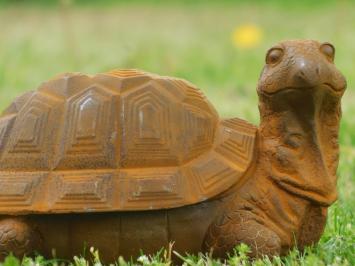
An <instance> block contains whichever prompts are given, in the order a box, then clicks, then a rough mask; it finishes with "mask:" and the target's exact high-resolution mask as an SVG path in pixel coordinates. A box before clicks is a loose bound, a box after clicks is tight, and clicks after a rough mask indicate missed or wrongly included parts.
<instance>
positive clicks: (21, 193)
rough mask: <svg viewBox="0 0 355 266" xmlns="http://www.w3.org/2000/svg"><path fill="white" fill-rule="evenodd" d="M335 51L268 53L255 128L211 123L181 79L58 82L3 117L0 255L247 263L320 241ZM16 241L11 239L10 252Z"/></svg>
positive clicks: (338, 81)
mask: <svg viewBox="0 0 355 266" xmlns="http://www.w3.org/2000/svg"><path fill="white" fill-rule="evenodd" d="M334 53H335V51H334V48H333V46H332V45H331V44H328V43H319V42H316V41H286V42H282V43H280V44H277V45H276V46H274V47H273V48H271V49H270V50H269V51H268V53H267V56H266V65H265V67H264V69H263V72H262V74H261V77H260V80H259V84H258V89H257V92H258V95H259V110H260V117H261V122H260V126H259V128H257V127H255V126H253V125H251V124H249V123H247V122H246V121H244V120H241V119H238V118H234V119H228V120H223V119H220V118H219V116H218V114H217V112H216V110H215V109H214V108H213V106H212V104H211V103H210V102H209V101H208V100H207V99H206V98H205V96H204V95H203V94H202V92H201V91H200V90H198V89H197V88H196V87H195V86H194V85H192V84H190V83H188V82H187V81H184V80H180V79H175V78H169V77H161V76H158V75H154V74H150V73H145V72H141V71H136V70H115V71H111V72H108V73H104V74H98V75H95V76H88V75H83V74H77V73H69V74H63V75H60V76H58V77H55V78H53V79H51V80H50V81H47V82H45V83H43V84H42V85H41V86H40V87H39V89H38V90H36V91H34V92H29V93H26V94H24V95H22V96H20V97H18V98H17V99H16V100H15V101H14V102H13V104H12V105H10V106H9V107H8V108H7V109H6V110H5V111H4V112H3V114H2V115H1V116H0V215H2V216H1V217H2V218H1V219H0V253H1V254H5V253H6V252H9V251H14V252H15V253H16V254H19V255H21V254H23V253H28V252H31V251H33V250H39V251H40V252H42V253H44V254H46V255H50V254H51V249H52V248H55V249H56V250H57V255H58V256H59V257H67V258H68V257H69V258H70V257H72V256H73V255H74V254H77V253H80V252H81V251H82V248H83V246H84V243H87V245H89V246H95V247H97V248H99V249H100V251H101V254H102V256H103V258H105V259H106V260H113V259H114V258H116V257H117V256H119V255H124V256H126V257H127V256H128V257H129V256H135V255H138V254H139V250H140V249H142V250H144V251H145V252H147V253H152V252H155V251H157V250H158V249H159V248H160V247H162V246H165V247H166V246H167V245H168V243H169V242H171V241H175V248H176V249H177V250H178V251H179V252H182V253H184V252H198V251H200V250H205V251H209V250H210V249H213V252H214V254H215V255H217V256H222V257H223V256H225V253H226V252H228V251H230V250H231V249H232V248H233V247H234V246H235V245H237V244H239V243H242V242H243V243H246V244H248V245H250V246H251V248H252V254H251V255H252V256H260V255H273V254H285V253H286V252H287V251H288V250H289V249H290V248H292V247H293V246H295V245H297V246H298V247H300V248H303V247H304V246H306V245H310V244H312V243H314V242H317V241H318V240H319V238H320V235H321V234H322V232H323V229H324V225H325V221H326V213H327V208H328V206H329V205H330V204H332V203H333V202H334V201H335V200H336V197H337V193H336V180H337V177H336V169H337V165H338V156H339V151H338V131H339V121H340V117H341V107H340V101H341V97H342V95H343V93H344V90H345V88H346V81H345V79H344V77H343V76H342V75H341V73H340V72H339V71H338V70H337V69H336V68H335V65H334V62H333V61H334ZM14 243H15V244H14Z"/></svg>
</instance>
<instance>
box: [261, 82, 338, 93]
mask: <svg viewBox="0 0 355 266" xmlns="http://www.w3.org/2000/svg"><path fill="white" fill-rule="evenodd" d="M317 89H323V90H326V91H328V92H331V93H332V94H335V95H340V94H342V92H343V91H344V90H345V88H344V87H339V88H337V87H335V86H334V85H332V84H331V83H328V82H325V83H322V84H319V85H315V86H309V87H291V86H288V87H284V88H281V89H278V90H276V91H273V92H268V91H265V90H263V89H259V90H258V91H259V92H260V93H261V94H264V95H266V96H273V95H278V94H281V93H285V92H287V91H298V92H300V91H304V92H308V93H309V92H311V91H316V90H317Z"/></svg>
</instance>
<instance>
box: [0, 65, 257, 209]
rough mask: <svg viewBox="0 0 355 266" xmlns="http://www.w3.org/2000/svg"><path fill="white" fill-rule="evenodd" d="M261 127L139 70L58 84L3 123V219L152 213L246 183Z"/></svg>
mask: <svg viewBox="0 0 355 266" xmlns="http://www.w3.org/2000/svg"><path fill="white" fill-rule="evenodd" d="M255 135H256V127H255V126H253V125H251V124H249V123H247V122H245V121H243V120H240V119H229V120H220V119H219V117H218V114H217V112H216V110H215V109H214V107H213V106H212V105H211V104H210V102H209V101H208V100H207V99H206V98H205V96H204V95H203V94H202V93H201V91H200V90H198V89H197V88H196V87H195V86H193V85H192V84H190V83H188V82H186V81H184V80H180V79H174V78H169V77H161V76H158V75H154V74H149V73H144V72H140V71H136V70H116V71H111V72H108V73H104V74H98V75H95V76H87V75H83V74H78V73H69V74H63V75H60V76H58V77H56V78H54V79H52V80H50V81H48V82H45V83H43V84H42V85H41V86H40V87H39V89H38V90H37V91H34V92H28V93H26V94H24V95H22V96H20V97H19V98H17V99H16V100H15V101H14V102H13V103H12V104H11V105H10V106H9V107H8V108H7V109H6V110H5V111H4V112H3V113H2V115H1V116H0V213H3V214H7V213H12V214H16V213H18V214H22V213H65V212H105V211H126V210H150V209H162V208H173V207H179V206H184V205H189V204H194V203H197V202H201V201H204V200H207V199H209V198H211V197H214V196H216V195H218V194H221V193H222V192H224V191H226V190H227V189H228V188H230V187H231V186H232V185H234V184H236V183H237V182H239V181H240V180H242V177H243V176H244V175H245V172H246V171H247V169H248V168H249V167H250V165H251V162H252V159H253V157H254V143H255Z"/></svg>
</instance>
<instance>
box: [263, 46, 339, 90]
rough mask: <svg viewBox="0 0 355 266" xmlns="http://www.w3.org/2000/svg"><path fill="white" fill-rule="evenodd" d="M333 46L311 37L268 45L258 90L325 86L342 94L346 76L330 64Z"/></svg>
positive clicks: (333, 54) (333, 51) (332, 61)
mask: <svg viewBox="0 0 355 266" xmlns="http://www.w3.org/2000/svg"><path fill="white" fill-rule="evenodd" d="M334 56H335V48H334V46H333V45H332V44H330V43H327V42H326V43H319V42H317V41H312V40H295V41H285V42H281V43H279V44H277V45H275V46H273V47H272V48H270V49H269V50H268V52H267V54H266V58H265V61H266V64H265V66H264V69H263V71H262V73H261V76H260V79H259V84H258V92H259V93H265V94H273V93H277V92H279V91H282V90H287V89H312V88H313V89H315V88H319V87H328V88H329V89H331V90H333V91H334V92H335V93H338V94H340V95H341V94H342V93H343V92H344V90H345V88H346V80H345V78H344V76H343V75H342V74H341V73H340V71H339V70H338V69H337V68H336V67H335V65H334Z"/></svg>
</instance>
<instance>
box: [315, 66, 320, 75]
mask: <svg viewBox="0 0 355 266" xmlns="http://www.w3.org/2000/svg"><path fill="white" fill-rule="evenodd" d="M316 73H317V75H318V76H320V67H319V66H317V68H316Z"/></svg>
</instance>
